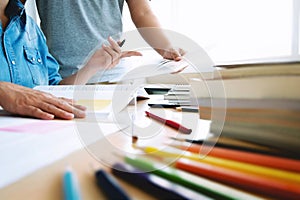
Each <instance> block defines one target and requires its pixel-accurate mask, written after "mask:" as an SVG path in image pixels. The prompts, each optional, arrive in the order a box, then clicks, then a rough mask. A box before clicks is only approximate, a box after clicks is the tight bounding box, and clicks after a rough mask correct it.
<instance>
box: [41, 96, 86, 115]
mask: <svg viewBox="0 0 300 200" xmlns="http://www.w3.org/2000/svg"><path fill="white" fill-rule="evenodd" d="M40 108H41V109H42V110H43V111H46V112H48V113H51V114H54V115H55V116H56V117H59V118H62V119H73V118H74V117H77V118H83V117H85V112H84V110H85V107H84V106H74V105H72V104H70V103H69V102H68V101H65V100H63V99H59V98H51V99H48V101H47V102H44V103H41V104H40Z"/></svg>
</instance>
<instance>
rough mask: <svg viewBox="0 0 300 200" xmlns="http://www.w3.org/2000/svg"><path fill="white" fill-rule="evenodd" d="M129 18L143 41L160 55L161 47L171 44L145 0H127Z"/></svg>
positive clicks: (165, 47)
mask: <svg viewBox="0 0 300 200" xmlns="http://www.w3.org/2000/svg"><path fill="white" fill-rule="evenodd" d="M128 6H129V9H130V13H131V18H132V21H133V23H134V24H135V26H136V27H137V28H138V30H139V32H140V34H141V35H142V37H143V38H144V39H145V41H146V42H147V43H148V44H149V45H150V46H152V47H153V48H154V49H156V50H157V51H158V52H159V53H160V54H161V55H162V52H160V50H161V49H169V48H170V47H171V46H172V45H171V43H170V41H169V40H168V38H167V37H166V35H165V34H164V32H163V30H162V29H161V25H160V23H159V20H158V18H157V17H156V16H155V14H154V13H153V12H152V10H151V8H150V6H149V5H148V3H147V2H146V1H145V0H137V1H136V0H128Z"/></svg>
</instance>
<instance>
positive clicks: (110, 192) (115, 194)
mask: <svg viewBox="0 0 300 200" xmlns="http://www.w3.org/2000/svg"><path fill="white" fill-rule="evenodd" d="M95 176H96V180H97V184H98V186H99V188H100V189H101V191H102V192H103V193H104V194H105V196H106V197H107V199H120V200H129V199H130V197H129V195H128V194H127V193H126V192H125V191H124V190H123V188H121V186H120V185H119V184H118V182H117V180H115V179H114V178H113V177H112V176H111V175H110V174H108V173H107V172H105V171H104V170H102V169H100V170H97V171H96V173H95Z"/></svg>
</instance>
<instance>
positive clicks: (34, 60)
mask: <svg viewBox="0 0 300 200" xmlns="http://www.w3.org/2000/svg"><path fill="white" fill-rule="evenodd" d="M24 55H25V58H26V61H27V66H28V68H29V71H30V74H31V77H32V80H33V83H34V84H35V85H48V75H47V74H48V71H47V68H46V67H45V66H44V64H43V61H42V57H41V55H40V52H39V51H38V50H37V49H34V48H28V47H24Z"/></svg>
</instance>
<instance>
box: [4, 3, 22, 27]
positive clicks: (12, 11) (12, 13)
mask: <svg viewBox="0 0 300 200" xmlns="http://www.w3.org/2000/svg"><path fill="white" fill-rule="evenodd" d="M5 15H6V16H7V17H8V18H9V19H12V18H13V17H16V16H18V17H21V20H22V21H23V22H24V23H25V19H26V17H25V7H24V5H23V3H22V2H20V1H19V0H9V2H8V4H7V6H6V8H5Z"/></svg>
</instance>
